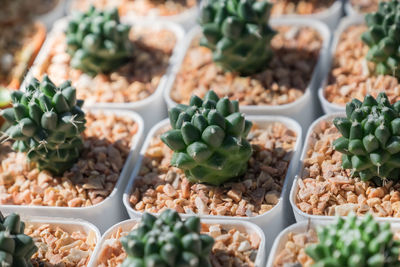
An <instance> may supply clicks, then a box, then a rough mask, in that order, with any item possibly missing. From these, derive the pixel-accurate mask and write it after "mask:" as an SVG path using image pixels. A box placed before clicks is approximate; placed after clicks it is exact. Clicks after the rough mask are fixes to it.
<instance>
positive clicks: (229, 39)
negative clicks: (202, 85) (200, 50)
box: [200, 0, 276, 75]
mask: <svg viewBox="0 0 400 267" xmlns="http://www.w3.org/2000/svg"><path fill="white" fill-rule="evenodd" d="M203 2H204V4H203V6H202V12H201V18H200V24H201V26H202V29H203V35H204V37H203V38H202V39H201V41H200V44H201V45H202V46H205V47H208V48H210V49H211V50H212V51H213V60H214V62H216V63H217V64H219V65H220V66H222V67H223V68H224V69H225V70H227V71H234V72H238V73H240V74H242V75H250V74H253V73H257V72H260V71H262V70H264V69H265V68H266V67H267V64H268V61H269V59H270V58H271V56H272V50H271V47H270V41H271V39H272V38H273V37H274V35H275V34H276V32H275V31H274V30H273V29H271V27H270V26H269V25H268V20H269V15H270V11H271V7H272V5H271V4H270V3H269V2H266V1H256V0H214V1H212V0H208V1H203Z"/></svg>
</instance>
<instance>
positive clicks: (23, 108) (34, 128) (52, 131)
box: [0, 75, 86, 174]
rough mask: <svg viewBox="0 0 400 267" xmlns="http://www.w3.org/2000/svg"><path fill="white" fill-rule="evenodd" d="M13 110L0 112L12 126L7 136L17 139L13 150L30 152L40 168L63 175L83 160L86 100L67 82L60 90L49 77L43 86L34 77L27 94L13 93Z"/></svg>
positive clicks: (31, 159)
mask: <svg viewBox="0 0 400 267" xmlns="http://www.w3.org/2000/svg"><path fill="white" fill-rule="evenodd" d="M11 99H12V103H13V107H12V108H8V109H4V110H2V111H0V115H2V116H3V117H4V118H5V119H6V121H7V122H8V123H9V124H10V125H11V126H10V127H9V128H8V129H7V130H6V131H5V133H4V134H5V136H6V137H7V138H8V139H13V140H14V141H15V142H14V144H13V149H14V150H16V151H20V152H27V157H28V159H29V160H30V161H33V162H36V163H37V165H38V168H39V169H43V170H48V171H51V172H52V173H54V174H62V173H63V172H64V171H66V170H68V169H69V168H71V167H72V165H73V164H74V163H75V162H76V161H77V159H78V158H79V153H80V150H81V148H82V147H83V141H82V136H81V133H82V132H83V131H84V129H85V123H86V120H85V113H84V112H83V111H82V110H81V107H82V105H83V101H81V100H76V89H75V88H74V87H72V86H71V82H69V81H67V82H64V83H63V84H61V85H60V86H59V87H56V86H55V85H54V83H53V82H52V81H51V80H50V79H49V78H48V77H47V75H45V76H44V77H43V81H42V82H41V83H40V82H39V81H38V80H37V79H35V78H33V79H32V81H31V82H30V83H29V84H28V85H27V86H26V88H25V92H22V91H13V92H12V93H11Z"/></svg>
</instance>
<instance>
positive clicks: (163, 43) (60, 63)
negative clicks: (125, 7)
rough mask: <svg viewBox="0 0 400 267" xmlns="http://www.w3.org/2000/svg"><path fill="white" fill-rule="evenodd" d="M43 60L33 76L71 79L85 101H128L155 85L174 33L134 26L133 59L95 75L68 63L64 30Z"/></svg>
mask: <svg viewBox="0 0 400 267" xmlns="http://www.w3.org/2000/svg"><path fill="white" fill-rule="evenodd" d="M54 38H55V40H54V43H53V45H52V46H51V47H50V48H49V53H48V55H47V58H46V60H44V62H43V64H41V65H39V66H37V67H36V69H34V70H33V72H34V76H35V77H41V76H42V75H44V74H45V73H47V74H48V75H49V77H50V79H51V80H52V81H53V82H54V83H55V84H60V83H62V82H63V81H65V80H71V81H72V84H73V85H74V86H75V87H76V88H77V97H78V98H80V99H85V103H86V104H93V103H96V102H102V103H104V102H116V103H128V102H135V101H140V100H143V99H145V98H147V97H149V96H150V95H151V94H152V93H154V91H155V90H156V89H157V87H158V85H159V83H160V79H161V77H162V76H163V75H164V74H165V72H166V70H167V67H168V65H169V59H170V56H171V54H172V51H173V49H174V47H175V43H176V37H175V35H174V33H173V32H171V31H169V30H153V29H151V28H149V27H133V28H132V30H131V32H130V39H131V41H132V43H133V45H134V51H133V54H132V59H131V60H130V61H129V62H128V63H127V64H125V65H124V66H122V67H120V68H119V69H118V70H116V71H115V72H112V73H110V74H98V75H96V76H95V77H93V78H92V77H90V76H89V75H87V74H85V73H82V71H80V70H76V69H73V68H71V67H70V65H69V64H70V59H71V57H70V56H69V54H68V53H67V52H66V48H67V44H66V41H65V34H64V33H62V32H60V33H58V34H56V35H55V37H54Z"/></svg>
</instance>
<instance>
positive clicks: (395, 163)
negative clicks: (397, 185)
mask: <svg viewBox="0 0 400 267" xmlns="http://www.w3.org/2000/svg"><path fill="white" fill-rule="evenodd" d="M333 123H334V124H335V126H336V128H337V129H338V130H339V132H340V133H341V134H342V137H340V138H338V139H336V140H335V141H334V142H333V148H334V149H335V150H337V151H339V152H341V153H343V155H342V167H343V168H345V169H351V170H352V174H353V175H356V176H359V177H360V178H361V179H362V180H363V181H368V180H373V181H375V182H376V183H377V184H382V182H383V181H385V180H393V181H397V180H398V179H399V177H400V101H398V102H397V103H395V104H394V105H391V104H390V102H389V99H388V98H387V96H386V94H385V93H383V92H382V93H379V95H378V97H377V98H376V99H375V98H374V97H372V96H371V95H367V96H366V97H365V99H364V102H361V101H359V100H357V99H353V100H352V101H351V102H349V103H347V105H346V118H335V119H334V120H333Z"/></svg>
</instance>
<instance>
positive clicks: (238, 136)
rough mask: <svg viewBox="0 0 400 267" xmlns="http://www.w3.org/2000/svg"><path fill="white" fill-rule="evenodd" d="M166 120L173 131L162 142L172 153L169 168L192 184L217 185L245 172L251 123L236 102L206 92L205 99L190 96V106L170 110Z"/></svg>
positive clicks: (249, 153)
mask: <svg viewBox="0 0 400 267" xmlns="http://www.w3.org/2000/svg"><path fill="white" fill-rule="evenodd" d="M169 119H170V123H171V126H172V130H170V131H167V132H166V133H164V134H162V135H161V140H162V141H163V142H164V143H165V144H166V145H167V146H169V147H170V148H171V149H172V150H174V154H173V156H172V160H171V165H173V166H175V167H178V168H180V169H182V170H183V171H184V172H185V175H186V177H187V178H188V179H189V180H190V181H191V182H195V183H208V184H212V185H220V184H222V183H224V182H226V181H228V180H231V179H234V178H237V177H238V176H240V175H242V174H244V173H245V171H246V169H247V161H248V160H249V159H250V157H251V155H252V148H251V145H250V144H249V142H248V141H247V139H246V137H247V135H248V133H249V131H250V129H251V126H252V123H251V122H250V121H248V120H246V119H245V118H244V115H243V114H242V113H240V112H239V103H238V102H237V101H230V100H229V99H228V98H227V97H224V98H219V97H218V96H217V95H216V94H215V93H214V91H209V92H208V93H207V94H206V96H205V98H204V100H202V99H200V98H199V97H197V96H192V98H191V99H190V104H189V105H182V104H180V105H177V106H176V107H174V108H172V109H170V110H169Z"/></svg>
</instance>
